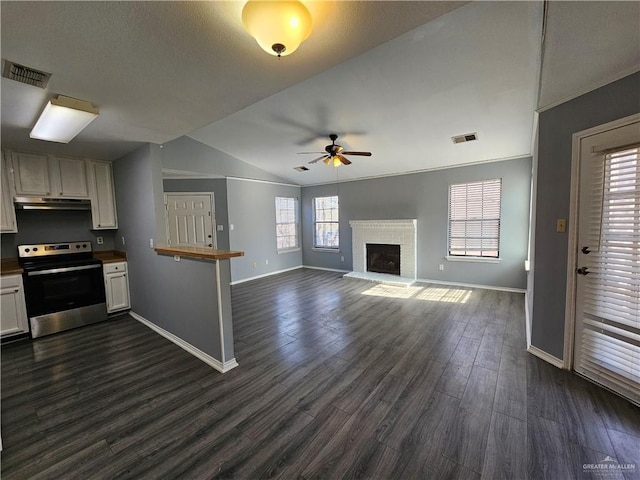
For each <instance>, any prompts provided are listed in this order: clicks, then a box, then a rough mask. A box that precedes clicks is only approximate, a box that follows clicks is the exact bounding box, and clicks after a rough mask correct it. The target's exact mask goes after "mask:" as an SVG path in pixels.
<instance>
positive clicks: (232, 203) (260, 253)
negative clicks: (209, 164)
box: [227, 178, 302, 282]
mask: <svg viewBox="0 0 640 480" xmlns="http://www.w3.org/2000/svg"><path fill="white" fill-rule="evenodd" d="M275 197H296V198H298V199H300V187H297V186H288V185H282V184H274V183H263V182H254V181H247V180H238V179H231V178H230V179H228V180H227V200H228V208H229V223H230V224H231V225H233V230H230V231H229V242H230V246H231V250H239V251H242V252H244V257H241V258H234V259H233V260H232V262H231V279H232V281H234V282H237V281H240V280H245V279H248V278H253V277H257V276H260V275H266V274H269V273H273V272H277V271H280V270H286V269H289V268H294V267H299V266H301V265H302V252H301V250H298V251H291V252H286V253H278V252H277V249H276V207H275ZM267 261H268V262H269V263H268V264H267V263H266V262H267ZM254 263H255V267H254V266H253V264H254Z"/></svg>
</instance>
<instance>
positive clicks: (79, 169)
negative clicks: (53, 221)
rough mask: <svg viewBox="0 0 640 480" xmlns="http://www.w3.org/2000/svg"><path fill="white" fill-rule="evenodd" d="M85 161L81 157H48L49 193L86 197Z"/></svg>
mask: <svg viewBox="0 0 640 480" xmlns="http://www.w3.org/2000/svg"><path fill="white" fill-rule="evenodd" d="M86 164H87V161H86V160H84V159H83V158H70V157H58V156H50V157H49V173H50V178H49V180H50V184H51V195H52V196H54V197H64V198H88V197H89V189H88V186H87V167H86Z"/></svg>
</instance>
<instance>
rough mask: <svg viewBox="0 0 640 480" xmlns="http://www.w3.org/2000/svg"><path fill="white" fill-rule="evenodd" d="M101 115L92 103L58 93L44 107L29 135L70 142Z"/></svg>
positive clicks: (39, 138) (47, 139) (58, 141)
mask: <svg viewBox="0 0 640 480" xmlns="http://www.w3.org/2000/svg"><path fill="white" fill-rule="evenodd" d="M98 115H99V113H98V109H97V108H95V107H94V106H93V105H91V103H89V102H86V101H84V100H78V99H76V98H71V97H65V96H63V95H58V96H56V97H53V98H52V99H51V100H49V102H48V103H47V106H46V107H44V110H43V111H42V113H41V114H40V118H38V121H37V122H36V124H35V126H34V127H33V129H32V130H31V133H30V134H29V137H31V138H35V139H37V140H45V141H48V142H57V143H69V142H70V141H71V140H73V138H74V137H75V136H76V135H78V134H79V133H80V132H81V131H82V130H84V129H85V128H86V127H87V125H89V124H90V123H91V122H92V121H93V120H95V118H96V117H97V116H98Z"/></svg>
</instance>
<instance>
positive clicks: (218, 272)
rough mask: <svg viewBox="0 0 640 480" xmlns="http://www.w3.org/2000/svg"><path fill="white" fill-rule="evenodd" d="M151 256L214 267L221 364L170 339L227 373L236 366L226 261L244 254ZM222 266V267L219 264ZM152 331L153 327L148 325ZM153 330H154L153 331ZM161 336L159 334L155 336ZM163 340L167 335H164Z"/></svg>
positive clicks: (207, 251) (198, 250)
mask: <svg viewBox="0 0 640 480" xmlns="http://www.w3.org/2000/svg"><path fill="white" fill-rule="evenodd" d="M154 250H155V252H156V253H157V254H159V255H169V256H173V257H174V259H175V261H176V262H180V261H182V259H183V258H184V259H186V260H193V261H206V262H208V261H211V262H213V264H214V265H215V277H214V279H215V286H216V288H215V297H216V305H217V309H216V312H215V315H214V318H216V319H217V323H218V328H219V331H220V356H221V362H220V363H218V362H217V361H215V360H216V359H214V358H211V357H210V356H208V355H206V356H203V355H201V354H200V353H202V352H199V351H195V350H194V349H192V348H189V347H190V346H188V344H187V345H183V344H182V343H184V342H181V340H180V339H179V338H170V339H171V340H172V341H174V342H175V343H178V344H179V345H181V346H182V347H183V348H185V349H186V350H188V351H189V352H190V353H192V354H193V355H195V356H197V357H199V358H200V359H201V360H203V361H205V362H206V363H209V364H210V365H212V366H213V367H214V368H216V369H217V370H219V371H221V372H223V373H224V372H227V371H229V370H231V369H232V368H235V367H236V366H238V363H237V362H236V360H235V358H234V356H233V354H232V352H233V321H232V317H231V285H230V282H231V273H230V268H229V264H228V260H229V259H231V258H234V257H242V256H244V252H238V251H231V250H218V249H211V248H204V247H170V246H166V247H156V248H155V249H154ZM222 262H224V264H222ZM149 326H150V327H151V328H154V326H153V325H149ZM154 329H155V328H154ZM159 333H162V334H163V335H164V333H163V332H159ZM165 336H167V335H165Z"/></svg>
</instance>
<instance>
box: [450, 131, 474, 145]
mask: <svg viewBox="0 0 640 480" xmlns="http://www.w3.org/2000/svg"><path fill="white" fill-rule="evenodd" d="M477 139H478V134H477V133H465V134H464V135H458V136H457V137H451V140H453V143H464V142H473V141H474V140H477Z"/></svg>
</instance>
